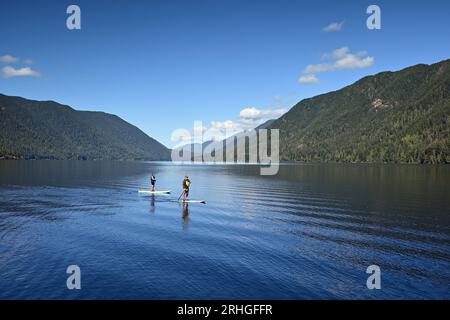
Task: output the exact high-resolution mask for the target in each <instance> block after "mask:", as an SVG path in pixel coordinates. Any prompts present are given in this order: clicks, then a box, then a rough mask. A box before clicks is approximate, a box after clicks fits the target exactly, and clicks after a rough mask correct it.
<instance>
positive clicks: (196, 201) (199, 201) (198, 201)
mask: <svg viewBox="0 0 450 320" xmlns="http://www.w3.org/2000/svg"><path fill="white" fill-rule="evenodd" d="M172 201H173V202H183V203H203V204H206V201H205V200H172Z"/></svg>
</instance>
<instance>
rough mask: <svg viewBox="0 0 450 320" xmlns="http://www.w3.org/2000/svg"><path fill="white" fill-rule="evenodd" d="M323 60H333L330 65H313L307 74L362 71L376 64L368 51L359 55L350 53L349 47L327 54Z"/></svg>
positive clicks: (306, 70) (309, 67) (307, 70)
mask: <svg viewBox="0 0 450 320" xmlns="http://www.w3.org/2000/svg"><path fill="white" fill-rule="evenodd" d="M322 60H333V61H332V62H330V63H321V64H311V65H308V66H307V67H306V68H305V71H304V73H305V74H315V73H320V72H329V71H336V70H350V69H362V68H367V67H370V66H372V65H373V64H374V62H375V59H374V58H373V57H369V56H368V53H367V52H366V51H360V52H358V53H357V54H352V53H350V49H349V48H348V47H343V48H340V49H337V50H334V51H333V52H332V53H326V54H324V55H323V56H322Z"/></svg>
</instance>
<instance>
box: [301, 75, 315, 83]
mask: <svg viewBox="0 0 450 320" xmlns="http://www.w3.org/2000/svg"><path fill="white" fill-rule="evenodd" d="M298 82H299V83H300V84H317V83H319V82H320V81H319V79H317V77H316V76H315V75H314V74H307V75H304V76H301V77H300V78H299V79H298Z"/></svg>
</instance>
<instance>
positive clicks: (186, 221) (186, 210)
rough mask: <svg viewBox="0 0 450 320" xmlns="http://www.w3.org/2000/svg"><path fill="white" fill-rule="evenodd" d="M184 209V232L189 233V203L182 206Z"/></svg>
mask: <svg viewBox="0 0 450 320" xmlns="http://www.w3.org/2000/svg"><path fill="white" fill-rule="evenodd" d="M182 207H183V213H182V216H181V217H182V218H183V230H185V231H187V230H188V228H189V220H190V219H189V203H184V202H183V204H182Z"/></svg>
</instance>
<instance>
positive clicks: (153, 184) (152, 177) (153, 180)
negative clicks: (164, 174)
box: [150, 173, 156, 192]
mask: <svg viewBox="0 0 450 320" xmlns="http://www.w3.org/2000/svg"><path fill="white" fill-rule="evenodd" d="M150 184H151V185H152V192H154V191H155V184H156V178H155V176H154V175H153V173H152V176H151V178H150Z"/></svg>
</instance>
